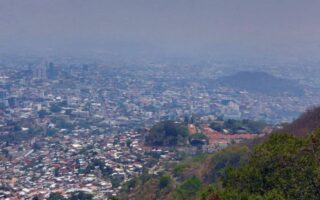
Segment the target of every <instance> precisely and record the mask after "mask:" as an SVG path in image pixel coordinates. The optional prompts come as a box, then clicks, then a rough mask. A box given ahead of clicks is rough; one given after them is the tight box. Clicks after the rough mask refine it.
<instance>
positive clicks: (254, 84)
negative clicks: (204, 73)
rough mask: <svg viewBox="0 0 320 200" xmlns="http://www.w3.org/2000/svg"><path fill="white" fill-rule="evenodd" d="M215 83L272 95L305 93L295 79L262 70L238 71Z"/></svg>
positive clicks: (300, 94) (299, 94)
mask: <svg viewBox="0 0 320 200" xmlns="http://www.w3.org/2000/svg"><path fill="white" fill-rule="evenodd" d="M215 84H218V85H222V86H226V87H231V88H235V89H239V90H246V91H248V92H252V93H260V94H266V95H270V96H277V95H283V94H289V95H294V96H303V95H304V90H303V88H302V86H301V85H299V83H297V82H295V81H294V80H289V79H283V78H279V77H275V76H273V75H271V74H269V73H266V72H260V71H256V72H255V71H242V72H238V73H236V74H233V75H230V76H226V77H222V78H219V79H218V80H216V81H215Z"/></svg>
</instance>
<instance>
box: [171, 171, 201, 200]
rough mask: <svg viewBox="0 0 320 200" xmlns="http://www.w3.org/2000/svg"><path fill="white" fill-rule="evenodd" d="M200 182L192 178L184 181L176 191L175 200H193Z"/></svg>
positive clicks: (199, 187)
mask: <svg viewBox="0 0 320 200" xmlns="http://www.w3.org/2000/svg"><path fill="white" fill-rule="evenodd" d="M201 187H202V182H201V180H200V179H199V178H198V177H195V176H192V177H190V178H188V179H187V180H186V181H184V182H183V183H182V184H181V185H180V186H179V187H178V188H177V190H176V194H175V197H174V198H175V199H176V200H179V199H194V198H195V196H196V194H197V192H198V191H199V190H200V189H201Z"/></svg>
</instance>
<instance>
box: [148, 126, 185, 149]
mask: <svg viewBox="0 0 320 200" xmlns="http://www.w3.org/2000/svg"><path fill="white" fill-rule="evenodd" d="M188 136H189V133H188V127H187V126H186V125H185V124H182V123H177V122H173V121H164V122H160V123H158V124H156V125H154V126H153V127H152V128H151V130H150V132H149V134H148V135H147V136H146V138H145V143H146V144H147V145H150V146H179V145H185V144H187V143H188Z"/></svg>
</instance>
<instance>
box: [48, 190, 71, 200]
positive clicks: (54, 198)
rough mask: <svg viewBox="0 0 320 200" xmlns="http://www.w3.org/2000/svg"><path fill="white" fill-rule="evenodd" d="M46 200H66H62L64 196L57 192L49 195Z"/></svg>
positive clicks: (64, 199)
mask: <svg viewBox="0 0 320 200" xmlns="http://www.w3.org/2000/svg"><path fill="white" fill-rule="evenodd" d="M48 200H67V199H66V198H64V196H62V195H61V194H60V193H59V192H52V193H50V196H49V198H48Z"/></svg>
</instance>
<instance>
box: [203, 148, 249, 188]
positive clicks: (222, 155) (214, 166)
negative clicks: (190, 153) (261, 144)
mask: <svg viewBox="0 0 320 200" xmlns="http://www.w3.org/2000/svg"><path fill="white" fill-rule="evenodd" d="M248 154H249V149H248V147H247V146H245V145H234V146H231V147H229V148H227V149H224V150H222V151H220V152H218V153H216V154H215V155H214V156H213V158H212V159H211V162H210V168H209V169H208V172H207V173H206V174H205V180H206V181H207V182H216V181H217V180H218V178H219V177H221V175H223V174H224V171H225V169H226V168H227V167H238V166H239V165H240V164H241V163H243V162H245V161H247V159H248Z"/></svg>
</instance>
